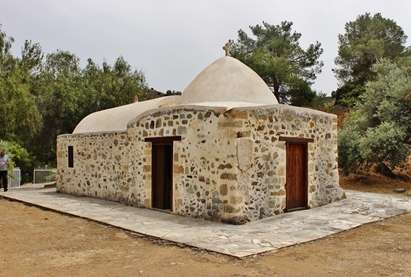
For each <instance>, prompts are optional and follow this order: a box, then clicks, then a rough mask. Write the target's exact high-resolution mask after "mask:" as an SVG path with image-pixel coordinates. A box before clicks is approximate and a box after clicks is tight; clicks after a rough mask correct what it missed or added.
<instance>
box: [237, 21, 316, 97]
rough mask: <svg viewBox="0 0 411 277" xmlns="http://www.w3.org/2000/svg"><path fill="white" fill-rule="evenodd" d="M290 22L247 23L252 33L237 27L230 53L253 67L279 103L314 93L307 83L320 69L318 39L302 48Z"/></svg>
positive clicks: (309, 82)
mask: <svg viewBox="0 0 411 277" xmlns="http://www.w3.org/2000/svg"><path fill="white" fill-rule="evenodd" d="M292 26H293V23H292V22H289V21H283V22H281V24H280V25H270V24H268V23H266V22H263V24H262V25H255V26H250V29H251V32H252V37H250V36H249V35H248V34H247V33H246V32H245V31H243V30H239V31H238V39H237V41H236V42H235V43H234V45H233V47H232V49H231V50H230V54H231V56H233V57H235V58H237V59H239V60H241V61H242V62H244V63H245V64H247V65H248V66H250V67H251V68H252V69H253V70H254V71H256V72H257V73H258V74H259V75H260V76H261V78H262V79H263V80H264V81H265V82H266V83H267V84H268V86H270V87H271V88H272V89H273V92H274V94H275V96H276V97H277V99H278V100H279V102H280V103H292V104H295V105H299V104H300V105H303V104H305V103H306V102H309V101H310V100H311V99H312V98H313V97H314V96H315V93H314V92H313V91H312V90H311V87H310V85H311V82H312V81H313V80H315V78H316V76H317V74H319V73H320V72H321V68H322V66H323V63H322V61H320V60H319V58H320V56H321V54H322V53H323V49H322V48H321V43H319V42H315V43H313V44H310V45H309V46H308V48H307V49H303V48H302V47H301V46H300V38H301V34H300V33H297V32H295V31H293V30H292Z"/></svg>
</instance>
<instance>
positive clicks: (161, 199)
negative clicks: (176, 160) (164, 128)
mask: <svg viewBox="0 0 411 277" xmlns="http://www.w3.org/2000/svg"><path fill="white" fill-rule="evenodd" d="M172 168H173V142H172V141H164V142H153V144H152V172H151V174H152V175H151V176H152V177H151V178H152V207H153V208H157V209H163V210H171V209H172V199H173V175H172V174H173V170H172Z"/></svg>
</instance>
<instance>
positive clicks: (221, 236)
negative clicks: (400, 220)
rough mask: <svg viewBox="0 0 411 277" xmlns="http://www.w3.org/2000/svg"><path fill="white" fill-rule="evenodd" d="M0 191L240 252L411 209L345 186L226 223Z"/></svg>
mask: <svg viewBox="0 0 411 277" xmlns="http://www.w3.org/2000/svg"><path fill="white" fill-rule="evenodd" d="M0 196H2V197H4V198H8V199H11V200H17V201H21V202H25V203H29V204H32V205H36V206H40V207H44V208H47V209H51V210H55V211H59V212H62V213H67V214H70V215H75V216H80V217H83V218H87V219H91V220H94V221H97V222H101V223H104V224H109V225H112V226H116V227H120V228H123V229H126V230H129V231H132V232H137V233H140V234H144V235H148V236H152V237H156V238H160V239H164V240H169V241H172V242H176V243H181V244H185V245H189V246H193V247H197V248H201V249H206V250H209V251H214V252H218V253H222V254H226V255H230V256H234V257H239V258H240V257H245V256H249V255H254V254H259V253H263V252H267V251H273V250H277V249H280V248H282V247H286V246H291V245H294V244H299V243H303V242H307V241H311V240H315V239H319V238H323V237H325V236H328V235H331V234H335V233H338V232H341V231H344V230H349V229H352V228H355V227H357V226H360V225H362V224H366V223H369V222H374V221H378V220H382V219H384V218H388V217H392V216H395V215H399V214H403V213H407V212H411V198H410V197H406V196H394V195H388V194H374V193H364V192H354V191H348V192H347V199H344V200H341V201H338V202H335V203H332V204H329V205H326V206H323V207H319V208H314V209H309V210H304V211H298V212H293V213H286V214H283V215H279V216H275V217H271V218H266V219H263V220H260V221H257V222H252V223H248V224H245V225H228V224H223V223H217V222H211V221H207V220H201V219H194V218H189V217H182V216H177V215H172V214H168V213H163V212H159V211H153V210H149V209H140V208H135V207H129V206H125V205H122V204H119V203H115V202H110V201H105V200H100V199H94V198H89V197H76V196H71V195H67V194H62V193H56V191H55V188H48V189H24V188H23V189H13V190H9V192H7V193H4V192H0ZM67 228H70V226H67Z"/></svg>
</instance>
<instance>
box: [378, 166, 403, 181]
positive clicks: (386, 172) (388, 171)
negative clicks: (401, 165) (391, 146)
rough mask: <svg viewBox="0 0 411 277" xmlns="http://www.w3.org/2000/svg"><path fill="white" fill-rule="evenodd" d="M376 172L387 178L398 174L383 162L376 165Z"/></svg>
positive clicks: (395, 176)
mask: <svg viewBox="0 0 411 277" xmlns="http://www.w3.org/2000/svg"><path fill="white" fill-rule="evenodd" d="M376 169H377V172H378V173H380V174H382V175H384V176H386V177H389V178H397V177H398V176H397V175H396V174H395V173H394V172H393V171H392V170H391V169H390V168H389V167H388V166H387V165H386V164H385V163H379V164H378V165H377V168H376Z"/></svg>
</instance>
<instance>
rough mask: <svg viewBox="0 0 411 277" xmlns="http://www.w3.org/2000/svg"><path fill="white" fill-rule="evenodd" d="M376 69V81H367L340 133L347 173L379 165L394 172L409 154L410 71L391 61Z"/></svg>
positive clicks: (384, 62) (410, 137)
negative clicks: (357, 102) (358, 100)
mask: <svg viewBox="0 0 411 277" xmlns="http://www.w3.org/2000/svg"><path fill="white" fill-rule="evenodd" d="M404 62H405V61H404ZM403 64H407V63H406V62H405V63H403ZM373 70H374V73H375V74H376V78H375V80H374V81H370V82H368V83H367V85H366V88H365V92H364V94H363V95H362V96H360V97H361V102H360V103H359V104H357V105H356V106H355V108H354V110H353V112H352V113H351V114H350V116H349V117H348V119H347V122H345V124H344V127H343V129H342V130H341V132H340V137H339V157H340V166H341V167H342V169H343V170H344V173H349V172H355V171H356V170H358V169H360V168H369V167H370V166H372V165H378V168H379V169H381V170H383V171H384V172H385V173H388V175H392V170H393V168H394V167H395V166H396V165H398V164H399V163H401V162H402V161H404V160H405V159H406V158H407V157H408V155H409V154H410V142H411V70H410V68H409V67H404V66H403V65H401V64H400V65H398V64H396V63H393V62H390V61H388V60H383V61H381V62H379V63H377V64H376V65H375V66H374V67H373Z"/></svg>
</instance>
